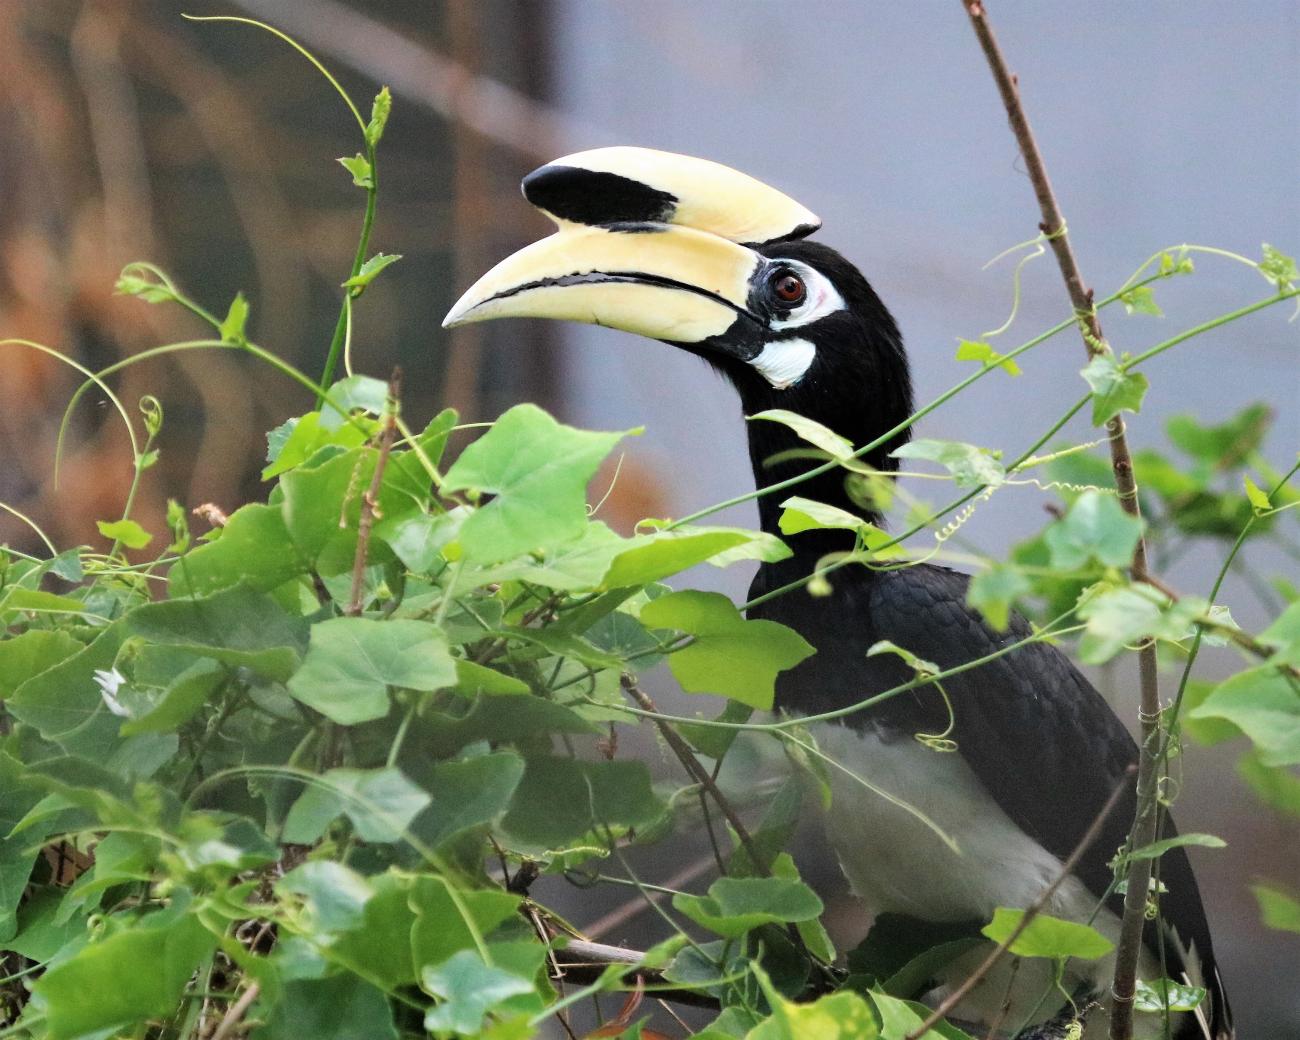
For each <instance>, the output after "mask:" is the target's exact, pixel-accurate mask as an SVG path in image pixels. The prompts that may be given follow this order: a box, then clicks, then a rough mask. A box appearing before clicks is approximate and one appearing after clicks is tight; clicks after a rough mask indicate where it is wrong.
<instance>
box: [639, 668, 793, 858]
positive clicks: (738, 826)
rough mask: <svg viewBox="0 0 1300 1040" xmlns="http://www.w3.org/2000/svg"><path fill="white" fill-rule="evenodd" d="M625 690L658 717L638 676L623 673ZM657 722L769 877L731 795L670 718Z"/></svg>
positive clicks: (687, 768)
mask: <svg viewBox="0 0 1300 1040" xmlns="http://www.w3.org/2000/svg"><path fill="white" fill-rule="evenodd" d="M623 689H624V690H625V691H626V692H627V695H628V696H629V697H631V698H632V699H633V700H634V701H636V704H637V707H638V708H640V709H641V710H642V711H644V712H645V713H646V714H648V715H650V716H657V715H658V714H659V709H658V708H656V707H655V702H654V701H652V700H651V699H650V695H649V694H648V693H646V692H645V691H644V690H643V689H641V687H640V686H638V685H637V682H636V677H635V676H633V675H630V674H628V673H626V672H625V673H624V674H623ZM653 722H654V724H655V725H656V726H658V727H659V733H660V734H661V735H662V736H663V738H664V742H665V743H666V744H667V745H668V746H669V747H670V748H671V749H672V752H673V754H674V755H676V756H677V760H678V761H679V762H681V764H682V768H684V769H685V770H686V772H687V773H689V774H690V775H691V777H692V778H693V779H694V780H695V781H696V782H697V783H698V784H699V785H700V786H701V787H702V788H703V789H704V790H705V791H707V792H708V793H709V795H710V796H711V797H712V798H713V800H714V802H716V803H717V806H718V808H719V809H721V810H722V815H723V816H725V817H726V818H727V822H728V823H729V824H731V828H732V830H734V831H735V832H736V838H737V839H738V840H739V841H740V844H741V847H742V848H744V850H745V852H746V854H748V856H749V859H750V862H751V863H753V865H754V870H755V871H757V872H758V873H760V874H762V875H763V876H764V877H766V876H768V875H769V874H770V873H771V871H770V870H769V868H768V864H767V863H766V862H765V861H764V860H763V858H762V857H761V856H759V853H758V846H757V845H755V844H754V839H753V838H751V837H750V835H749V829H748V828H747V827H746V826H745V824H744V822H743V821H742V820H741V819H740V816H739V814H737V812H736V810H735V809H734V808H732V805H731V802H730V801H728V800H727V796H726V795H724V794H723V793H722V791H721V790H719V788H718V785H717V784H716V783H715V782H714V780H713V776H712V774H710V773H709V771H708V770H707V769H705V768H704V766H703V765H702V764H701V762H700V760H699V759H698V758H696V757H695V752H694V751H692V750H691V748H690V745H688V744H687V743H686V741H685V740H683V739H682V736H681V734H679V733H678V732H677V730H675V729H673V726H672V723H671V722H669V721H668V720H667V719H661V718H653Z"/></svg>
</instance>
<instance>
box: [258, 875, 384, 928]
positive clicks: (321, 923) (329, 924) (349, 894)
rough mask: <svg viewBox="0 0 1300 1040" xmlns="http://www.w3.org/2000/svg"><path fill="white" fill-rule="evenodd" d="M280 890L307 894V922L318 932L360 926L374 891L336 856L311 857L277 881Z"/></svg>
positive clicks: (301, 894)
mask: <svg viewBox="0 0 1300 1040" xmlns="http://www.w3.org/2000/svg"><path fill="white" fill-rule="evenodd" d="M275 890H276V892H277V893H278V894H284V893H289V894H292V895H299V896H302V897H303V898H304V900H305V901H306V905H307V911H308V914H309V915H310V916H309V920H308V922H307V923H308V924H309V925H310V927H311V929H312V931H313V932H315V933H316V934H317V935H318V936H332V935H335V934H338V933H341V932H347V931H350V930H352V929H354V928H359V927H360V926H361V923H362V921H363V920H364V913H365V908H366V904H367V903H368V902H370V900H371V899H373V898H374V895H375V891H374V888H373V887H372V885H371V884H370V882H369V881H367V880H366V879H365V878H363V877H362V876H361V875H360V874H358V873H357V872H356V871H354V870H351V869H349V868H348V867H345V866H344V865H343V864H342V863H335V862H334V861H333V860H324V859H321V860H308V861H307V862H306V863H303V864H302V865H300V866H298V867H295V868H294V869H293V870H291V871H290V872H289V873H287V874H285V875H284V877H282V878H281V879H280V880H279V881H277V882H276V884H275Z"/></svg>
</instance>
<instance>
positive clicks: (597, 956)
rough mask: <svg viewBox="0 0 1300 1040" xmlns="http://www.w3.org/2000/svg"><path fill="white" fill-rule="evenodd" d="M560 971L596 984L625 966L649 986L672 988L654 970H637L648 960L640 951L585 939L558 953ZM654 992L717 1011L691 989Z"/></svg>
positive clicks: (711, 1002) (710, 999)
mask: <svg viewBox="0 0 1300 1040" xmlns="http://www.w3.org/2000/svg"><path fill="white" fill-rule="evenodd" d="M556 957H557V964H558V967H559V969H560V970H561V971H562V972H564V977H565V979H566V980H567V981H569V982H577V983H584V982H594V981H595V980H596V979H597V978H599V977H600V975H601V973H602V972H604V970H605V969H606V968H607V967H609V965H611V964H626V965H628V967H629V969H632V970H635V973H636V975H637V977H638V978H640V979H641V980H642V982H644V983H645V985H646V986H647V987H657V986H666V985H669V983H668V982H667V980H666V979H665V978H664V977H663V974H662V973H661V972H659V971H657V970H656V969H654V968H639V967H635V966H636V965H637V964H639V963H640V962H641V960H642V959H643V958H644V957H645V954H644V953H642V952H641V951H639V950H625V949H623V948H622V947H621V946H606V945H605V944H604V943H594V942H586V941H584V940H582V939H570V940H569V942H568V944H567V945H566V946H565V947H564V948H563V949H562V950H559V951H558V952H557V954H556ZM651 992H652V993H653V995H654V996H655V997H658V998H659V999H660V1000H671V1001H673V1003H675V1004H689V1005H691V1006H693V1007H704V1008H713V1009H715V1010H716V1009H717V1007H718V1002H717V1001H716V1000H715V999H714V998H713V997H710V996H708V995H707V994H704V993H696V992H695V991H693V990H689V989H662V990H658V989H652V990H651Z"/></svg>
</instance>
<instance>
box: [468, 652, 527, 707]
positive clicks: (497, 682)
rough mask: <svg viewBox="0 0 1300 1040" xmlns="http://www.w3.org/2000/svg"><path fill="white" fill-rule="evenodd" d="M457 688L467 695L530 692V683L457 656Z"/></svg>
mask: <svg viewBox="0 0 1300 1040" xmlns="http://www.w3.org/2000/svg"><path fill="white" fill-rule="evenodd" d="M456 689H457V691H458V692H460V693H463V694H464V695H465V696H467V697H474V696H477V695H478V694H480V693H490V694H528V693H530V692H531V691H530V690H529V688H528V684H527V683H526V682H524V681H523V680H522V679H516V678H515V677H514V676H513V675H506V674H505V673H504V672H498V671H497V670H496V669H495V668H489V667H487V666H486V665H482V664H475V663H474V662H473V661H467V660H465V659H464V658H461V657H458V658H456Z"/></svg>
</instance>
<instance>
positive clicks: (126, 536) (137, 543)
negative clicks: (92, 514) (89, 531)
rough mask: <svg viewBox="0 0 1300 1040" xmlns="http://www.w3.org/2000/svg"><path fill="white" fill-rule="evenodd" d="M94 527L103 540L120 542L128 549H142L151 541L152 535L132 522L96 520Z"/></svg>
mask: <svg viewBox="0 0 1300 1040" xmlns="http://www.w3.org/2000/svg"><path fill="white" fill-rule="evenodd" d="M95 526H96V527H98V528H99V533H100V534H102V535H103V536H104V537H105V538H108V539H110V540H111V541H114V542H121V543H122V544H123V545H125V546H126V547H127V548H128V549H143V548H144V547H145V546H146V545H148V544H149V543H150V542H152V541H153V535H151V534H150V533H149V532H148V531H146V530H145V529H144V528H143V527H141V526H140V525H139V524H137V523H136V522H135V521H134V520H113V521H111V522H110V521H107V520H97V521H96V522H95Z"/></svg>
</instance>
